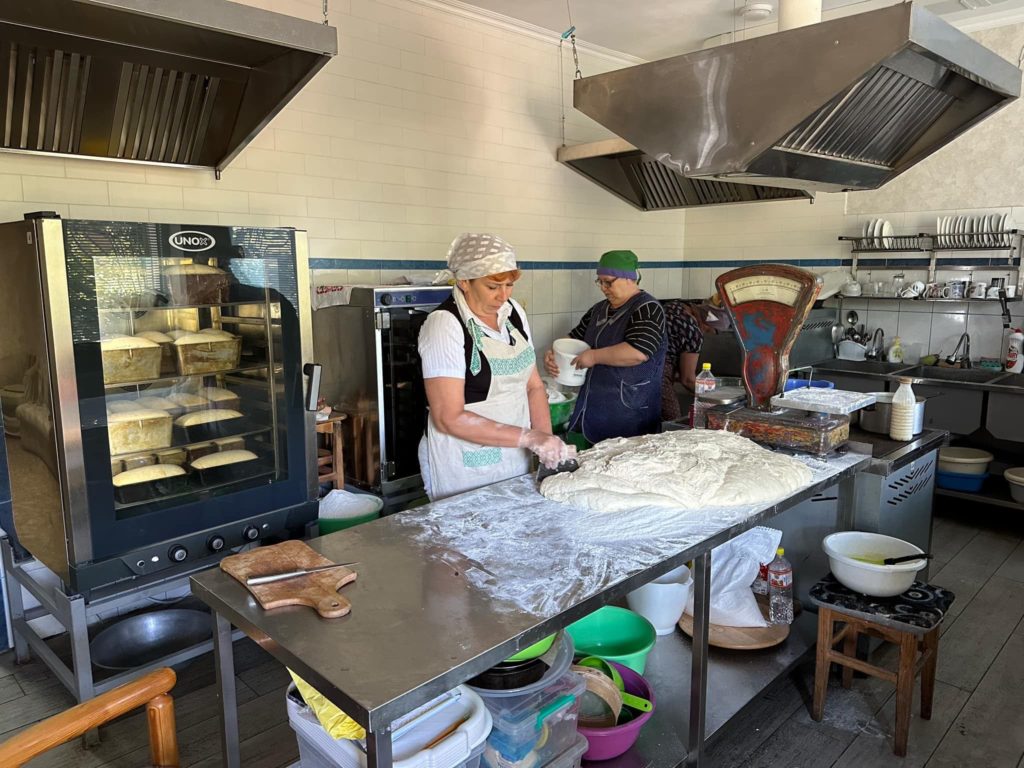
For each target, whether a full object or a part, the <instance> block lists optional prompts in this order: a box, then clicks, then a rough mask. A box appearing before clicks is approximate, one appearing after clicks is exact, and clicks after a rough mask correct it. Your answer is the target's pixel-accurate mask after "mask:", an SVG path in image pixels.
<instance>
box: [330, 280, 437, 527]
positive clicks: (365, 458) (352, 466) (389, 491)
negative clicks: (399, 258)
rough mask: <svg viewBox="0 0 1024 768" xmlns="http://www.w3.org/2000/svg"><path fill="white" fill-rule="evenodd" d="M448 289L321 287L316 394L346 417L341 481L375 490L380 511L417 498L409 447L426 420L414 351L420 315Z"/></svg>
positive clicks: (418, 483) (418, 484)
mask: <svg viewBox="0 0 1024 768" xmlns="http://www.w3.org/2000/svg"><path fill="white" fill-rule="evenodd" d="M451 291H452V289H451V287H450V286H382V287H372V286H366V287H360V286H354V287H352V286H344V287H343V286H321V287H318V288H317V289H316V292H315V294H316V295H315V297H314V305H315V308H314V311H313V348H314V353H315V357H316V359H317V362H319V363H320V364H322V366H323V376H322V383H321V387H320V389H321V395H322V396H323V397H325V398H326V399H327V402H328V403H329V404H330V405H332V406H334V407H335V408H336V409H338V410H341V411H344V412H345V413H347V414H348V419H347V420H346V423H345V434H346V443H345V479H346V481H347V482H349V483H352V484H353V485H356V486H359V487H361V488H365V489H367V490H371V491H373V492H375V493H379V494H380V495H382V496H383V497H384V498H385V500H386V502H387V509H389V510H390V509H395V508H397V507H399V506H401V504H402V503H403V502H404V501H407V500H410V499H412V498H416V497H418V496H421V495H422V493H423V481H422V479H421V478H420V467H419V459H418V458H417V448H418V446H419V441H420V437H421V436H422V435H423V430H424V427H425V426H426V418H427V398H426V394H425V392H424V390H423V371H422V369H421V367H420V356H419V352H418V351H417V342H418V339H419V331H420V327H421V326H422V325H423V322H424V320H426V319H427V315H428V314H429V313H430V311H431V310H432V309H434V308H435V307H436V306H437V305H438V304H440V303H441V302H443V301H444V300H445V299H447V298H448V297H449V296H450V295H451Z"/></svg>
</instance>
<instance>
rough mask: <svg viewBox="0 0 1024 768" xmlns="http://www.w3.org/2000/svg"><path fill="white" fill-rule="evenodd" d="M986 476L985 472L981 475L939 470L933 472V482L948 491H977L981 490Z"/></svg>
mask: <svg viewBox="0 0 1024 768" xmlns="http://www.w3.org/2000/svg"><path fill="white" fill-rule="evenodd" d="M987 478H988V473H987V472H986V473H985V474H983V475H973V474H972V475H969V474H965V473H962V472H943V471H942V470H939V471H937V472H936V473H935V484H936V485H937V486H939V488H945V489H947V490H950V491H964V492H965V493H977V492H978V491H980V490H981V487H982V486H983V485H984V484H985V480H986V479H987Z"/></svg>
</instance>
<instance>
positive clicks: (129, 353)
mask: <svg viewBox="0 0 1024 768" xmlns="http://www.w3.org/2000/svg"><path fill="white" fill-rule="evenodd" d="M100 356H101V358H102V360H103V383H104V384H122V383H124V382H128V381H144V380H146V379H157V378H159V377H160V359H161V351H160V345H159V344H157V343H156V342H154V341H150V340H149V339H140V338H138V337H136V336H115V337H113V338H110V339H104V340H103V341H101V342H100Z"/></svg>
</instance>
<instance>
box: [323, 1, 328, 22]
mask: <svg viewBox="0 0 1024 768" xmlns="http://www.w3.org/2000/svg"><path fill="white" fill-rule="evenodd" d="M327 3H328V0H324V25H326V24H327Z"/></svg>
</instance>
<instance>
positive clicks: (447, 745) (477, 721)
mask: <svg viewBox="0 0 1024 768" xmlns="http://www.w3.org/2000/svg"><path fill="white" fill-rule="evenodd" d="M293 690H295V687H294V686H289V688H288V691H289V693H290V692H291V691H293ZM456 690H458V691H459V692H460V693H461V696H460V698H459V700H458V702H456V703H454V704H451V705H450V706H447V707H444V708H443V709H441V710H439V711H438V713H437V715H435V716H431V717H425V718H423V719H422V720H421V721H420V722H418V723H417V724H416V725H415V726H413V727H412V729H411V730H410V731H409V732H408V733H406V734H404V735H402V736H400V737H399V738H398V739H397V740H394V741H393V749H394V764H395V768H477V766H479V765H480V757H481V755H483V752H484V746H485V745H486V743H487V734H488V733H490V731H491V724H492V720H491V714H490V712H489V711H488V710H487V707H485V706H484V703H483V701H482V700H481V699H480V697H479V696H477V695H476V694H475V693H473V691H472V690H470V689H469V688H468V687H466V686H464V685H460V686H459V687H458V689H456ZM285 701H286V704H287V707H288V722H289V724H290V725H291V727H292V730H294V731H295V735H296V737H297V738H298V741H299V760H300V764H301V765H302V768H366V753H365V752H364V751H363V750H362V748H361V747H360V745H359V743H358V742H355V741H351V740H349V739H337V740H335V739H332V738H331V737H330V735H329V734H328V733H327V731H325V730H324V729H323V726H322V725H320V721H319V720H317V718H316V715H315V714H313V712H312V711H311V710H310V709H309V707H307V706H305V705H303V704H299V703H297V702H296V701H295V700H294V699H293V698H292V696H289V695H286V696H285ZM466 717H468V719H467V720H466V721H465V722H463V723H462V724H461V725H460V726H459V727H458V728H456V729H455V730H454V731H453V732H452V733H451V734H450V735H449V736H447V737H446V738H445V739H444V740H443V741H441V742H440V743H439V744H436V745H435V746H433V747H431V748H430V749H424V747H425V746H426V745H427V744H430V743H431V742H432V741H434V739H436V738H437V737H438V736H439V735H440V734H442V733H444V732H445V730H447V729H448V728H450V727H451V726H452V725H454V724H455V723H457V722H459V720H461V719H462V718H466Z"/></svg>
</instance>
